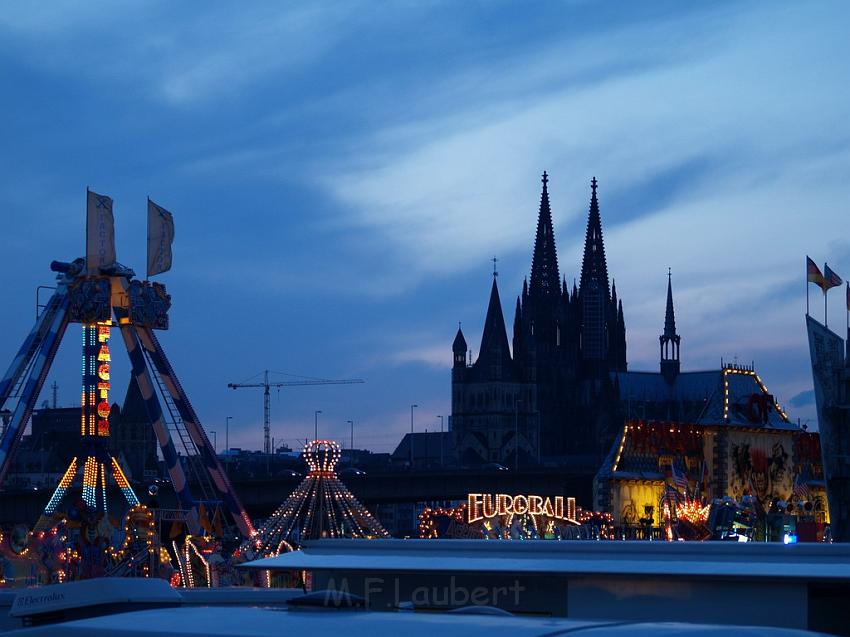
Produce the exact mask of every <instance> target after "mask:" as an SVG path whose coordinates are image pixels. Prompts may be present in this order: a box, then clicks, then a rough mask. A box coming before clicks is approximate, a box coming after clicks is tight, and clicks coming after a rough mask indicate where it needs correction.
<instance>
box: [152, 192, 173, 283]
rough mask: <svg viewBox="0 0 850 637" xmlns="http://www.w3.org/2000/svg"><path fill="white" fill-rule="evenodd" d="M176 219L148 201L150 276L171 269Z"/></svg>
mask: <svg viewBox="0 0 850 637" xmlns="http://www.w3.org/2000/svg"><path fill="white" fill-rule="evenodd" d="M172 241H174V217H172V215H171V213H170V212H168V210H166V209H165V208H163V207H162V206H158V205H156V204H155V203H154V202H152V201H151V200H150V199H148V276H149V277H150V276H153V275H154V274H159V273H160V272H165V271H166V270H170V269H171V242H172Z"/></svg>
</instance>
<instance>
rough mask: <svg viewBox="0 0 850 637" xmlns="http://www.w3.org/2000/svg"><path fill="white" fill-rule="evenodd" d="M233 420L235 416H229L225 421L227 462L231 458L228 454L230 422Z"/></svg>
mask: <svg viewBox="0 0 850 637" xmlns="http://www.w3.org/2000/svg"><path fill="white" fill-rule="evenodd" d="M231 420H233V416H228V417H227V418H225V419H224V446H225V450H224V451H225V456H224V458H225V462H226V461H227V458H228V457H229V456H230V454H229V453H228V452H229V451H230V421H231Z"/></svg>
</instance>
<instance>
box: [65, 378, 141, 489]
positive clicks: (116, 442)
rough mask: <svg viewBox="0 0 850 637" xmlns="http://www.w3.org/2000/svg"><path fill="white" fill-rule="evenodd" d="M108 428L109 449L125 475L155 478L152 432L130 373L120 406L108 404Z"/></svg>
mask: <svg viewBox="0 0 850 637" xmlns="http://www.w3.org/2000/svg"><path fill="white" fill-rule="evenodd" d="M79 411H80V410H79V408H77V413H78V414H79ZM110 429H111V435H110V439H109V444H110V451H111V452H112V454H113V455H115V456H116V457H118V458H119V460H120V462H121V466H122V467H123V468H124V471H125V472H126V473H127V474H128V476H127V477H128V478H130V479H131V480H135V481H138V482H144V481H146V480H151V479H155V478H157V477H158V464H157V448H158V443H157V440H156V434H155V433H154V430H153V425H152V424H151V421H150V418H149V417H148V412H147V408H146V407H145V402H144V399H143V398H142V392H141V391H140V390H139V385H138V383H137V382H136V379H135V377H134V376H131V377H130V383H129V385H128V386H127V393H126V395H125V397H124V404H123V406H121V407H120V408H119V407H118V405H113V407H112V413H111V414H110Z"/></svg>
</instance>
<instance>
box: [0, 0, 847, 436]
mask: <svg viewBox="0 0 850 637" xmlns="http://www.w3.org/2000/svg"><path fill="white" fill-rule="evenodd" d="M105 7H106V5H105V4H98V3H92V4H88V5H86V7H84V8H77V7H75V6H74V5H73V4H71V3H68V4H59V5H55V6H54V7H53V8H52V9H51V13H50V14H47V13H46V11H47V9H45V8H34V7H29V6H27V5H24V4H21V5H20V6H18V7H17V9H16V10H15V11H9V12H7V13H6V15H4V16H0V33H2V34H3V35H4V37H3V38H0V40H2V43H1V44H0V47H2V51H3V53H4V65H3V69H4V75H5V76H6V78H7V82H10V83H11V85H14V86H15V87H16V96H17V99H15V100H9V101H8V102H6V103H4V104H3V105H0V114H2V116H3V119H4V120H5V121H6V122H8V123H12V124H14V126H13V130H12V132H11V133H10V134H9V135H8V136H7V143H6V144H5V145H4V148H3V149H2V150H0V161H2V164H3V166H4V170H5V173H6V176H7V178H6V179H5V180H4V184H3V186H2V188H0V205H2V207H3V210H4V211H6V212H5V214H4V220H5V221H6V224H5V225H6V233H7V234H6V239H7V241H6V251H5V257H6V262H7V264H9V265H8V266H7V269H6V271H5V274H4V275H2V281H3V288H4V291H5V294H6V296H5V301H6V303H5V310H6V311H5V312H4V315H3V317H2V319H0V327H2V329H3V333H4V334H5V335H6V337H5V338H4V339H3V341H2V343H0V356H2V357H5V359H6V360H7V361H8V360H10V359H11V357H12V354H13V353H14V351H15V350H16V348H17V347H18V346H19V344H20V342H21V340H22V339H23V338H24V336H25V335H26V333H27V331H28V330H29V328H30V326H31V323H32V315H33V291H34V288H35V286H37V285H44V284H50V283H51V280H52V277H51V273H50V272H49V270H48V264H49V262H50V261H51V260H52V259H60V260H70V259H73V258H75V257H77V256H81V255H82V253H83V248H84V228H85V188H86V186H89V187H90V188H92V189H93V190H96V191H98V192H101V193H103V194H108V195H110V196H112V197H113V198H114V200H115V220H116V239H117V247H118V260H119V261H120V262H121V263H124V264H125V265H128V266H130V267H132V268H134V269H135V270H136V272H137V273H139V274H140V275H141V274H143V270H144V246H145V228H144V224H145V214H144V202H145V196H147V195H149V196H150V197H151V198H152V199H154V200H156V201H157V202H158V203H160V204H161V205H163V206H164V207H166V208H168V209H169V210H171V211H172V212H173V213H174V218H175V226H176V238H175V243H174V266H173V269H172V270H171V271H170V272H167V273H165V274H164V275H162V276H160V277H157V280H159V281H161V282H163V283H165V284H166V285H167V287H168V289H169V292H170V293H171V294H172V297H173V309H172V321H171V329H170V330H169V331H167V332H165V333H162V334H161V335H160V336H161V340H162V341H163V343H164V345H165V346H166V347H167V348H168V350H169V353H170V356H171V357H172V362H173V364H174V366H175V369H176V370H177V372H178V374H179V375H180V377H181V380H182V382H183V384H184V385H185V386H186V389H187V390H188V392H189V395H190V396H191V398H192V400H193V402H194V404H195V408H196V410H197V411H198V413H199V415H200V417H201V419H202V422H203V423H204V426H205V428H206V429H207V431H208V432H209V431H216V432H217V436H216V437H217V441H218V444H219V449H221V448H222V446H223V440H224V429H225V419H226V417H227V416H233V420H232V421H231V423H230V443H231V446H242V447H247V448H255V449H258V448H261V445H262V392H261V391H257V390H253V391H248V390H244V391H243V390H240V391H236V392H234V391H231V390H228V389H227V383H229V382H242V381H244V380H246V379H248V378H250V377H253V376H254V375H256V374H258V373H260V372H261V371H262V370H264V369H271V370H279V371H284V372H287V373H290V374H302V375H306V376H319V377H326V378H349V377H361V378H364V379H365V380H366V381H367V383H366V384H365V385H362V386H358V385H355V386H350V387H348V386H340V387H335V386H331V387H305V388H293V389H284V390H282V391H281V393H280V400H279V401H278V399H277V397H276V396H274V395H273V397H272V436H274V437H275V438H276V440H277V441H278V442H280V441H281V438H283V440H284V441H285V442H287V443H289V444H291V445H292V444H294V443H295V442H296V441H298V440H303V439H304V438H305V437H311V436H312V432H313V427H314V412H315V411H316V410H321V411H322V414H321V415H320V416H319V433H320V436H329V437H333V438H335V439H337V440H339V441H340V442H341V443H342V444H343V446H347V442H348V440H349V425H348V424H347V421H349V420H354V421H355V445H356V446H358V447H368V448H372V449H375V450H376V451H391V450H392V449H393V448H394V447H395V446H396V444H397V443H398V441H399V440H400V438H401V436H402V435H403V434H404V433H405V432H406V431H409V428H410V405H411V404H414V403H415V404H417V405H419V407H418V408H417V409H416V411H415V418H416V428H417V430H418V431H422V430H424V429H426V428H428V429H429V430H433V429H438V428H439V426H440V421H439V419H438V417H437V416H438V415H442V416H445V417H448V415H449V414H450V369H451V364H452V352H451V343H452V339H453V337H454V334H455V331H456V329H457V322H458V321H461V322H462V323H463V329H464V333H465V335H466V338H467V340H468V342H469V346H470V348H472V349H473V350H475V353H476V354H477V350H478V346H479V342H480V335H481V330H482V328H483V322H484V309H485V308H486V303H487V298H488V296H489V290H490V284H491V280H492V266H493V264H492V262H491V261H490V260H491V259H492V258H493V257H494V256H495V257H497V258H498V259H499V261H498V269H499V272H500V275H499V277H498V282H499V286H500V292H501V298H502V302H503V312H504V313H505V316H508V317H510V316H512V314H513V305H514V302H515V298H516V295H517V294H518V293H519V291H520V289H521V286H522V279H523V277H524V276H527V275H528V272H529V270H530V266H531V251H532V246H533V241H534V229H535V223H536V217H537V206H538V201H539V193H540V181H539V178H540V174H541V173H542V172H543V171H544V170H547V171H548V172H549V175H550V182H549V189H550V197H551V202H552V212H553V220H554V224H555V240H556V244H557V246H558V255H559V259H560V261H559V263H560V266H561V271H562V273H563V274H564V275H565V276H566V278H567V280H568V281H571V280H572V278H574V277H575V278H578V273H579V268H580V263H581V260H580V259H581V247H582V244H583V238H584V225H585V221H586V214H587V206H588V202H589V198H590V179H591V178H592V177H594V176H595V177H596V178H597V179H598V180H599V200H600V209H601V216H602V225H603V230H604V232H605V243H606V251H607V256H608V265H609V271H610V274H611V276H612V278H614V279H615V280H616V283H617V290H618V294H619V295H620V297H621V298H622V299H623V300H624V304H625V306H626V316H625V320H626V333H627V343H628V362H629V369H631V370H639V369H648V370H652V371H657V369H658V346H657V338H658V335H659V334H660V333H661V331H662V329H663V326H664V309H665V293H666V285H667V276H666V273H667V268H668V267H670V268H672V272H673V291H674V296H675V301H676V319H677V327H678V331H679V334H680V335H681V336H682V368H683V370H694V369H706V368H717V367H718V366H719V363H720V359H721V357H722V358H724V359H725V360H727V361H732V360H734V359H735V357H737V358H738V359H739V360H740V361H741V362H746V363H749V362H750V361H754V362H755V365H756V369H758V370H759V372H760V373H761V375H762V377H763V378H764V380H765V382H766V383H767V386H768V388H769V389H770V390H771V392H772V393H774V394H776V396H777V397H778V398H779V400H780V402H781V403H782V404H783V406H785V407H786V408H787V409H788V412H789V415H790V416H791V417H792V418H794V419H796V418H797V417H800V418H801V419H802V421H803V422H805V421H807V420H809V421H811V420H813V419H814V418H815V416H814V406H813V400H812V398H811V396H810V390H811V386H812V381H811V370H810V366H809V361H808V346H807V342H806V336H805V330H804V321H803V315H804V312H805V298H804V296H803V286H804V285H805V270H804V264H805V256H806V254H809V255H810V256H811V257H812V258H813V259H815V261H816V262H818V264H823V262H824V261H828V262H829V264H830V266H831V267H832V268H833V269H834V270H835V271H836V272H838V274H840V275H841V276H842V277H844V278H845V279H846V278H848V277H850V239H848V238H847V236H846V230H847V222H846V202H847V201H848V195H850V186H848V184H847V183H846V179H845V178H844V175H843V171H842V170H841V166H842V165H847V159H848V157H847V155H848V151H850V131H848V127H847V123H846V117H845V114H846V112H847V110H848V106H850V104H848V102H850V92H848V89H847V82H846V80H847V78H848V77H850V73H848V71H850V62H848V60H850V57H849V56H848V55H847V53H848V45H847V44H846V42H844V39H843V34H842V29H841V25H842V24H845V23H846V18H847V17H850V16H848V15H847V14H848V9H847V8H846V7H845V6H844V5H842V4H840V3H834V4H830V3H818V4H817V5H811V6H806V7H800V6H794V5H783V6H778V5H770V6H767V5H764V4H759V3H748V4H744V5H741V4H739V3H719V4H714V5H711V6H694V7H687V8H682V7H681V6H679V5H678V4H677V3H664V2H659V3H650V4H646V5H641V6H640V7H628V8H619V9H614V8H612V7H599V6H596V5H590V4H586V3H582V2H575V3H566V4H554V3H549V4H544V5H542V6H541V8H540V9H539V10H538V11H536V12H535V13H534V14H533V15H532V14H529V13H527V12H523V11H522V10H521V8H519V7H515V6H513V5H510V4H496V5H493V6H492V7H490V8H489V10H484V9H483V8H476V7H456V6H452V5H441V4H434V5H428V6H422V7H416V6H407V7H404V8H400V7H390V8H386V9H385V10H383V11H381V12H376V11H375V10H374V9H370V7H369V6H368V5H363V6H358V5H356V4H351V5H345V8H341V7H339V6H337V7H329V6H325V7H319V8H316V7H312V6H310V5H301V6H294V7H292V8H289V9H286V10H284V11H282V12H278V11H277V10H272V9H269V8H268V7H263V6H262V5H246V7H245V8H244V9H242V10H237V9H235V8H229V7H225V6H219V7H215V8H212V9H208V10H207V11H206V12H204V13H202V14H201V13H195V12H190V11H188V10H185V9H184V10H183V11H184V13H183V14H182V15H180V16H179V17H180V20H173V19H171V18H172V17H173V16H171V14H170V12H171V11H172V10H173V8H169V9H168V10H166V8H165V7H166V5H165V4H152V5H142V4H139V5H126V6H124V7H123V8H121V9H120V10H119V9H111V10H109V11H106V10H105V9H104V8H105ZM178 11H179V10H178ZM842 16H843V17H842ZM202 33H203V34H204V37H200V34H202ZM362 68H369V70H370V72H369V74H368V75H367V74H365V73H364V72H363V71H362V70H361V69H362ZM842 232H844V233H845V234H844V236H842V234H841V233H842ZM833 295H834V296H833V297H832V298H833V303H832V304H831V306H830V310H831V311H830V319H831V320H830V325H831V326H833V327H838V328H843V325H844V312H843V307H842V306H843V303H841V299H840V297H839V296H838V294H837V293H835V292H833ZM811 298H812V315H813V316H814V317H816V318H818V319H819V320H820V319H821V318H822V302H821V298H820V294H819V293H818V292H817V288H815V289H814V290H811ZM77 350H78V347H77V341H76V339H75V338H74V331H73V329H72V330H70V331H69V337H68V338H67V339H66V343H65V345H63V348H62V351H61V352H60V358H59V359H58V364H57V365H56V367H55V368H54V372H53V373H52V374H51V375H50V377H49V378H48V381H47V383H46V385H45V386H46V387H48V388H49V385H50V383H52V382H53V381H54V380H56V381H57V382H58V383H59V386H60V392H59V393H60V395H59V398H60V404H62V405H66V406H71V405H74V404H75V401H76V402H77V403H78V401H79V395H78V383H79V377H78V376H79V374H78V367H79V361H78V358H77V355H78V351H77ZM115 358H116V364H115V369H116V379H117V380H116V382H115V384H114V390H113V394H112V399H113V400H122V399H123V393H124V387H125V384H124V383H126V381H127V380H128V365H127V363H126V357H123V356H122V355H119V356H116V357H115ZM48 397H49V389H45V391H44V392H43V393H42V400H44V399H45V398H48ZM40 402H41V401H40ZM447 422H448V421H447V420H446V423H447Z"/></svg>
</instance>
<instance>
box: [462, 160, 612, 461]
mask: <svg viewBox="0 0 850 637" xmlns="http://www.w3.org/2000/svg"><path fill="white" fill-rule="evenodd" d="M548 181H549V180H548V176H547V174H546V173H545V172H544V173H543V191H542V193H541V196H540V208H539V213H538V219H537V234H536V238H535V242H534V254H533V257H532V263H531V276H530V278H529V279H526V280H525V281H523V286H522V293H521V294H520V295H519V296H518V297H517V301H516V311H515V315H514V324H513V350H512V351H511V349H510V348H509V346H508V337H507V332H506V329H505V321H504V317H503V315H502V305H501V300H500V298H499V289H498V285H497V282H496V274H497V273H495V272H494V277H493V283H492V288H491V291H490V303H489V306H488V308H487V316H486V318H485V323H484V332H483V335H482V338H481V347H480V349H479V354H478V358H477V360H476V361H475V362H474V363H472V364H469V363H468V362H467V344H466V339H465V338H464V336H463V332H462V331H461V329H460V328H459V329H458V333H457V336H456V337H455V341H454V344H453V346H452V350H453V368H452V421H451V425H452V431H453V436H454V442H455V447H456V453H457V455H458V459H459V461H460V463H461V464H465V465H475V464H480V463H486V462H500V463H503V464H505V465H508V466H512V467H513V466H517V465H519V464H524V463H528V462H533V463H540V462H542V463H544V464H553V463H554V464H560V463H567V462H568V463H570V464H571V465H572V466H573V467H574V468H575V467H576V466H577V465H581V466H586V467H587V469H588V471H595V469H596V468H598V466H599V463H600V461H601V460H602V459H603V458H604V457H605V455H606V454H607V452H608V449H609V448H610V445H611V442H612V441H613V438H614V435H615V432H616V431H617V430H618V426H619V424H620V423H621V422H622V414H621V413H620V405H619V401H618V400H617V391H616V387H615V386H614V382H613V379H612V376H611V373H612V372H624V371H626V328H625V320H624V317H623V305H622V302H621V301H620V300H619V299H618V298H617V290H616V286H615V285H613V284H612V283H611V282H609V279H608V265H607V262H606V259H605V243H604V240H603V235H602V220H601V216H600V211H599V201H598V199H597V192H596V191H597V182H596V178H594V179H593V180H592V181H591V198H590V210H589V213H588V219H587V232H586V236H585V244H584V256H583V259H582V265H581V277H580V281H579V286H578V287H576V284H575V282H574V283H573V286H572V291H571V290H570V289H569V287H568V286H567V282H566V278H562V277H561V274H560V272H559V269H558V254H557V250H556V247H555V235H554V229H553V223H552V211H551V206H550V203H549V191H548Z"/></svg>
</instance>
